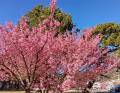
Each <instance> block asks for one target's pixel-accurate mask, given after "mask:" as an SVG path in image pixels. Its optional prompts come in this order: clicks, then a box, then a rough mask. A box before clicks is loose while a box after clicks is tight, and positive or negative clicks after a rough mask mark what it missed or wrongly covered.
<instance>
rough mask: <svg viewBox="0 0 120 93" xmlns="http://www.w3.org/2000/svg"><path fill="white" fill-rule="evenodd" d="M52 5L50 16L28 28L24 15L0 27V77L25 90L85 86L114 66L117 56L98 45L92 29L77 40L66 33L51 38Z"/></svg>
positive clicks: (53, 29)
mask: <svg viewBox="0 0 120 93" xmlns="http://www.w3.org/2000/svg"><path fill="white" fill-rule="evenodd" d="M52 1H55V0H52ZM54 7H55V3H54V2H52V4H51V11H52V13H51V15H50V17H49V18H48V19H45V20H44V21H43V23H41V24H39V25H38V27H32V28H31V30H32V31H30V29H29V25H28V24H27V22H26V19H24V18H23V19H21V21H20V23H19V25H17V26H14V25H13V24H11V23H8V24H7V25H6V26H1V27H0V35H1V36H0V49H1V51H0V80H3V79H5V80H8V79H13V80H17V81H19V82H20V84H21V86H22V87H23V88H24V89H25V90H26V92H27V93H29V92H30V89H33V88H36V87H39V88H40V89H43V88H44V89H47V90H54V91H53V93H55V91H58V90H59V91H64V90H68V89H71V88H79V87H81V88H86V87H87V83H88V82H89V81H90V80H93V79H95V78H96V77H97V76H99V75H100V74H102V73H105V72H107V71H109V70H111V69H112V68H113V67H116V65H117V63H118V59H117V58H115V57H113V56H111V55H108V50H107V49H106V48H99V46H98V44H99V42H100V40H101V38H100V36H99V35H97V36H95V37H92V31H93V30H94V28H91V29H86V31H85V33H84V35H83V36H82V37H81V38H80V39H77V38H76V35H75V33H73V34H70V33H67V32H66V33H65V34H59V35H58V37H55V33H56V31H57V30H58V29H57V28H58V27H59V26H60V23H59V22H57V21H56V20H54V18H53V13H54ZM24 81H25V82H24Z"/></svg>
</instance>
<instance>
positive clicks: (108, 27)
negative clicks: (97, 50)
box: [93, 23, 120, 56]
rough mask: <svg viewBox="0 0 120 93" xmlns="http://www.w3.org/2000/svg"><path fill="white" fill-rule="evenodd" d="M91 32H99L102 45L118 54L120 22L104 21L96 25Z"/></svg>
mask: <svg viewBox="0 0 120 93" xmlns="http://www.w3.org/2000/svg"><path fill="white" fill-rule="evenodd" d="M93 34H94V35H98V34H101V37H102V39H101V45H102V47H106V46H107V47H109V48H110V49H111V52H115V53H116V54H117V55H118V56H120V48H119V47H120V24H116V23H105V24H100V25H97V26H96V29H95V30H94V31H93ZM116 50H117V51H116Z"/></svg>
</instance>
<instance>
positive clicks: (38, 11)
mask: <svg viewBox="0 0 120 93" xmlns="http://www.w3.org/2000/svg"><path fill="white" fill-rule="evenodd" d="M25 16H26V17H27V19H28V24H29V25H30V26H38V24H39V23H42V21H43V20H45V19H46V18H48V17H49V16H50V8H49V7H43V6H42V5H37V6H36V7H34V8H33V9H32V10H31V11H30V12H28V13H27V14H26V15H25ZM54 19H55V20H57V21H59V22H60V23H61V26H60V27H59V29H60V32H62V33H63V32H65V31H66V30H71V29H72V28H73V22H72V17H71V16H70V15H69V14H67V13H65V12H63V11H61V10H60V9H59V8H56V9H55V13H54Z"/></svg>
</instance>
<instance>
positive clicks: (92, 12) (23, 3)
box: [0, 0, 120, 29]
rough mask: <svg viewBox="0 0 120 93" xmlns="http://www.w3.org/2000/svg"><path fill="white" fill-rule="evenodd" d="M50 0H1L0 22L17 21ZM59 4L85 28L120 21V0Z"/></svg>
mask: <svg viewBox="0 0 120 93" xmlns="http://www.w3.org/2000/svg"><path fill="white" fill-rule="evenodd" d="M49 2H50V0H0V23H1V24H4V23H6V22H7V21H13V23H17V21H18V20H19V18H20V17H21V16H22V15H24V14H26V13H27V12H28V11H30V10H31V9H32V8H33V7H34V6H36V5H38V4H42V5H44V6H48V5H49ZM57 6H58V7H59V8H60V9H62V10H63V11H64V12H67V13H69V14H71V15H72V17H73V22H74V24H76V25H77V26H78V27H79V28H81V29H83V28H86V27H91V26H94V25H96V24H100V23H106V22H117V23H120V0H58V2H57Z"/></svg>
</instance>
